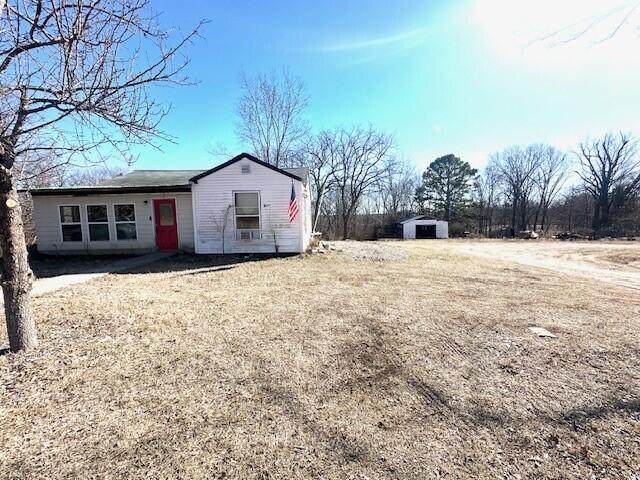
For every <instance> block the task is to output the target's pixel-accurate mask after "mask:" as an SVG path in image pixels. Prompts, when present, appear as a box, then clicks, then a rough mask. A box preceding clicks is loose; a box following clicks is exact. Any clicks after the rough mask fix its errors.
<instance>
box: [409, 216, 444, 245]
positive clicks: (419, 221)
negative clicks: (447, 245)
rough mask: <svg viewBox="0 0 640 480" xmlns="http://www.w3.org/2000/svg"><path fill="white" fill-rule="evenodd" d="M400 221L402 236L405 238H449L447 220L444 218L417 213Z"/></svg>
mask: <svg viewBox="0 0 640 480" xmlns="http://www.w3.org/2000/svg"><path fill="white" fill-rule="evenodd" d="M400 223H401V224H402V238H404V239H405V240H415V239H421V238H449V222H446V221H444V220H436V219H435V218H430V217H428V216H426V215H418V216H417V217H412V218H409V219H407V220H405V221H404V222H400Z"/></svg>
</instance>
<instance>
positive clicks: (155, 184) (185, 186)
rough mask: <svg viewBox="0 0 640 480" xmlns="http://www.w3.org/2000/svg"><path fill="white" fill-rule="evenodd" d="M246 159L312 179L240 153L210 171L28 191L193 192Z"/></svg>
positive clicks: (138, 173)
mask: <svg viewBox="0 0 640 480" xmlns="http://www.w3.org/2000/svg"><path fill="white" fill-rule="evenodd" d="M243 158H246V159H248V160H251V161H252V162H255V163H257V164H259V165H262V166H264V167H266V168H269V169H271V170H274V171H276V172H278V173H281V174H283V175H286V176H287V177H291V178H293V179H294V180H300V181H302V183H304V184H305V185H306V184H307V181H308V178H309V169H307V168H278V167H275V166H273V165H271V164H268V163H266V162H263V161H261V160H258V159H257V158H256V157H254V156H253V155H249V154H248V153H241V154H240V155H237V156H235V157H233V158H232V159H231V160H229V161H227V162H224V163H222V164H220V165H218V166H217V167H214V168H211V169H209V170H133V171H131V172H129V173H126V174H124V175H118V176H115V177H113V178H110V179H108V180H105V181H103V182H102V183H100V184H99V185H91V186H75V187H51V188H34V189H31V190H29V192H30V193H31V194H32V195H33V196H52V195H92V194H93V195H95V194H114V193H115V194H118V193H123V194H124V193H167V192H190V191H191V184H192V183H198V180H199V179H201V178H203V177H206V176H207V175H210V174H212V173H213V172H216V171H218V170H221V169H223V168H225V167H227V166H229V165H231V164H233V163H235V162H238V161H240V160H242V159H243Z"/></svg>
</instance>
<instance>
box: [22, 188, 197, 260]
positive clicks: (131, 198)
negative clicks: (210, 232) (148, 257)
mask: <svg viewBox="0 0 640 480" xmlns="http://www.w3.org/2000/svg"><path fill="white" fill-rule="evenodd" d="M154 198H175V199H176V217H177V219H176V220H177V222H178V241H179V248H180V249H181V250H186V251H193V250H194V238H193V211H192V202H191V194H190V193H159V194H127V195H84V196H71V195H64V196H51V197H49V196H47V197H44V196H43V197H38V196H36V197H33V204H34V215H35V223H36V235H37V244H38V251H40V252H43V253H143V252H149V251H152V250H154V249H155V248H156V241H155V227H154V213H153V202H152V200H153V199H154ZM119 203H133V204H134V205H135V208H136V228H137V232H138V234H137V237H138V238H137V240H116V231H115V222H114V213H113V205H114V204H119ZM60 205H79V206H80V218H81V221H82V239H83V241H82V242H63V241H62V231H61V228H60V215H59V210H58V207H59V206H60ZM87 205H107V211H108V217H109V234H110V238H111V240H110V241H108V242H89V232H88V226H87V209H86V206H87Z"/></svg>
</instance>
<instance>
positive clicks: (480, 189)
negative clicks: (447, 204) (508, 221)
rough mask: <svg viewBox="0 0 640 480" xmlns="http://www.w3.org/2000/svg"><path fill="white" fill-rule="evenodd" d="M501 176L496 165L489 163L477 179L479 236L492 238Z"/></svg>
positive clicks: (476, 197)
mask: <svg viewBox="0 0 640 480" xmlns="http://www.w3.org/2000/svg"><path fill="white" fill-rule="evenodd" d="M499 187H500V175H499V173H498V171H497V168H496V166H495V164H492V163H489V164H488V165H487V166H486V167H485V168H484V170H483V171H482V173H481V174H480V175H478V177H477V178H476V182H475V186H474V203H475V205H476V208H477V212H476V217H477V221H478V234H481V235H485V236H490V235H491V231H492V228H493V222H494V211H495V209H496V206H497V205H498V202H499V198H500V192H499Z"/></svg>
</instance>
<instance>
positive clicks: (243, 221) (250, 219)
mask: <svg viewBox="0 0 640 480" xmlns="http://www.w3.org/2000/svg"><path fill="white" fill-rule="evenodd" d="M233 195H234V205H235V210H236V235H237V238H238V240H257V239H259V238H260V194H259V193H258V192H235V193H234V194H233Z"/></svg>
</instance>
